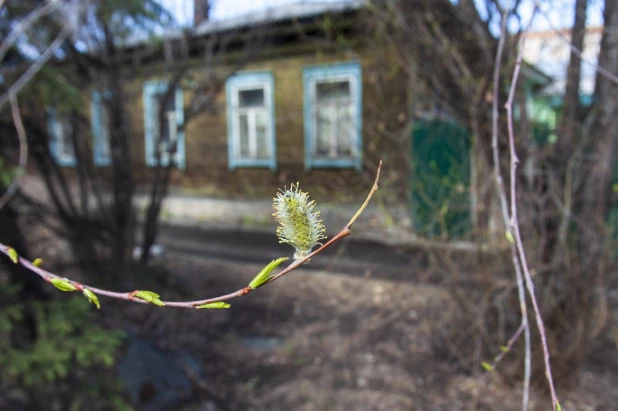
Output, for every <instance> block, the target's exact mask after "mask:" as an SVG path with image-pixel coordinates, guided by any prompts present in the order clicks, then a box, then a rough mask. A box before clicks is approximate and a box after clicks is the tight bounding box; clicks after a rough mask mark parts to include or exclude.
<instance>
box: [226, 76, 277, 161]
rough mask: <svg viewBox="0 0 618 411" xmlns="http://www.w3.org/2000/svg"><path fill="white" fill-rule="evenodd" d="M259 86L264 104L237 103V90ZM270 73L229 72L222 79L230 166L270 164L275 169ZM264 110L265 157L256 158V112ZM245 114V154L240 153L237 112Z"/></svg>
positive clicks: (273, 111) (272, 99)
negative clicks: (246, 144)
mask: <svg viewBox="0 0 618 411" xmlns="http://www.w3.org/2000/svg"><path fill="white" fill-rule="evenodd" d="M258 89H259V90H262V91H263V93H264V105H263V106H261V107H244V108H241V107H239V106H240V93H241V92H242V91H247V90H258ZM274 92H275V87H274V77H273V75H272V73H270V72H260V73H253V72H247V73H238V74H235V75H233V76H231V77H230V78H229V79H228V80H227V83H226V95H227V117H228V163H229V168H230V170H235V169H236V168H238V167H256V168H270V169H271V170H276V168H277V161H276V158H277V155H276V145H275V101H274ZM259 112H263V113H265V114H266V119H267V120H266V121H267V123H266V141H267V144H268V157H267V158H258V141H257V116H258V113H259ZM241 114H247V118H248V123H249V124H248V131H249V136H248V137H249V138H248V143H249V155H248V156H242V155H241V141H240V116H241Z"/></svg>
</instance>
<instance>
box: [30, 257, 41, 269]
mask: <svg viewBox="0 0 618 411" xmlns="http://www.w3.org/2000/svg"><path fill="white" fill-rule="evenodd" d="M32 265H33V266H35V267H40V266H42V265H43V259H42V258H37V259H36V260H34V261H33V262H32Z"/></svg>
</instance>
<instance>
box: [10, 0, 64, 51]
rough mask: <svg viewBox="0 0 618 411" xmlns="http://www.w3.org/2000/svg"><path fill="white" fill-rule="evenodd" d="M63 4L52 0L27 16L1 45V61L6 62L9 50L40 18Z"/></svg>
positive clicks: (57, 0)
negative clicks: (5, 57) (5, 58)
mask: <svg viewBox="0 0 618 411" xmlns="http://www.w3.org/2000/svg"><path fill="white" fill-rule="evenodd" d="M2 3H4V1H3V2H1V3H0V8H2V6H3V4H2ZM61 4H62V2H61V1H59V0H52V1H50V2H49V3H47V4H46V5H45V6H42V7H39V8H37V9H35V10H34V11H32V12H31V13H30V14H28V15H27V16H26V18H25V19H23V20H22V21H21V22H19V24H18V25H17V26H15V28H14V29H13V30H12V31H11V34H9V35H8V37H7V38H6V39H5V40H4V41H3V42H2V44H1V45H0V61H2V60H4V56H6V53H8V51H9V49H10V48H11V47H12V46H13V44H15V42H16V41H17V39H18V38H19V37H20V36H21V35H23V34H24V33H25V32H26V30H28V29H29V28H30V27H32V25H33V24H34V23H36V22H37V21H38V20H39V19H40V18H42V17H45V16H47V15H48V14H51V13H53V12H54V11H55V10H56V9H57V8H58V7H60V5H61Z"/></svg>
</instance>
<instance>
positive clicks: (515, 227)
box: [504, 27, 560, 411]
mask: <svg viewBox="0 0 618 411" xmlns="http://www.w3.org/2000/svg"><path fill="white" fill-rule="evenodd" d="M528 29H529V27H528ZM528 29H527V30H526V31H524V33H523V35H522V38H521V43H520V45H519V54H518V56H517V61H516V63H515V70H513V80H512V82H511V87H510V89H509V97H508V99H507V102H506V104H505V105H504V107H505V108H506V112H507V126H508V135H509V151H510V156H511V175H510V178H511V181H510V182H511V221H510V227H511V230H512V234H513V236H514V239H515V245H516V246H517V251H518V254H519V260H520V262H521V266H522V268H523V272H524V279H525V280H526V288H527V289H528V294H529V296H530V300H531V301H532V307H533V308H534V313H535V316H536V324H537V328H538V330H539V334H540V336H541V345H542V347H543V356H544V359H545V376H546V378H547V382H548V384H549V391H550V394H551V401H552V409H553V410H554V411H556V409H557V408H558V407H559V405H560V404H559V402H558V397H557V396H556V389H555V387H554V380H553V377H552V372H551V364H550V362H549V348H548V346H547V336H546V333H545V326H544V324H543V317H542V316H541V311H540V309H539V304H538V302H537V299H536V296H535V294H534V283H533V281H532V276H531V275H530V270H529V269H528V262H527V261H526V252H525V250H524V245H523V242H522V240H521V234H520V232H519V221H518V219H517V178H516V177H517V164H519V158H518V157H517V152H516V150H515V133H514V132H513V99H514V98H515V90H516V88H517V80H518V79H519V72H520V70H521V64H522V60H523V50H524V44H525V41H526V35H527V34H528Z"/></svg>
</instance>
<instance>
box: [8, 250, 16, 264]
mask: <svg viewBox="0 0 618 411" xmlns="http://www.w3.org/2000/svg"><path fill="white" fill-rule="evenodd" d="M7 251H8V252H9V258H10V259H11V261H13V262H14V263H15V264H17V263H19V256H18V255H17V251H15V249H14V248H11V247H9V249H8V250H7Z"/></svg>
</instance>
